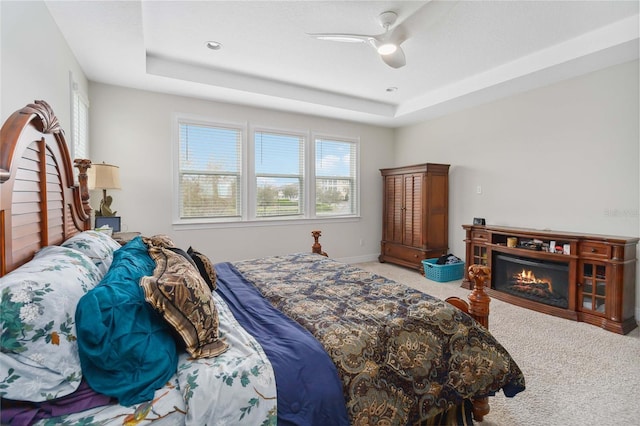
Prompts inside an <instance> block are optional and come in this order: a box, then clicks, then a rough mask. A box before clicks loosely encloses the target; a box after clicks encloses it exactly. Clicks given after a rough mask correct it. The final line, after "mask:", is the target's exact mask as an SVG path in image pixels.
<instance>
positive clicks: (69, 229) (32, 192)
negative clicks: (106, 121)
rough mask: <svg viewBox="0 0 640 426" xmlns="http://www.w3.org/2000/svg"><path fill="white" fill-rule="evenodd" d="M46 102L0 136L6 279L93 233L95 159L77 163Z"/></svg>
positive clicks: (1, 264)
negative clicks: (39, 254)
mask: <svg viewBox="0 0 640 426" xmlns="http://www.w3.org/2000/svg"><path fill="white" fill-rule="evenodd" d="M75 167H77V168H78V169H79V175H78V180H79V184H78V185H76V184H75V183H74V178H73V164H72V162H71V157H70V154H69V148H68V146H67V143H66V141H65V138H64V132H63V130H62V128H61V127H60V123H59V122H58V118H57V117H56V115H55V114H54V112H53V110H52V109H51V107H50V106H49V104H48V103H47V102H45V101H35V103H33V104H29V105H27V106H26V107H24V108H22V109H20V110H18V111H16V112H14V113H13V114H12V115H11V116H10V117H9V118H8V119H7V120H6V121H5V123H4V124H3V126H2V130H1V132H0V231H1V232H0V276H2V275H5V274H6V273H8V272H10V271H12V270H13V269H15V268H17V267H18V266H20V265H22V264H24V263H26V262H28V261H29V260H30V259H31V258H32V257H33V255H34V253H35V252H36V251H37V250H39V249H40V248H42V247H44V246H47V245H54V244H60V243H61V242H63V241H64V240H66V239H67V238H69V237H71V236H73V235H74V234H76V233H78V232H81V231H84V230H87V229H90V227H91V221H90V214H91V207H90V206H89V191H88V188H87V174H86V172H87V169H88V168H89V167H91V162H90V161H89V160H76V161H75Z"/></svg>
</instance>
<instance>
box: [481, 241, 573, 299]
mask: <svg viewBox="0 0 640 426" xmlns="http://www.w3.org/2000/svg"><path fill="white" fill-rule="evenodd" d="M492 269H493V271H492V287H493V289H494V290H497V291H501V292H504V293H508V294H511V295H513V296H517V297H521V298H525V299H529V300H533V301H535V302H540V303H544V304H547V305H551V306H557V307H560V308H565V309H566V308H567V307H568V306H569V303H568V293H569V265H568V264H567V263H559V262H550V261H543V260H536V259H527V258H522V257H518V256H510V255H507V254H499V253H494V258H493V266H492Z"/></svg>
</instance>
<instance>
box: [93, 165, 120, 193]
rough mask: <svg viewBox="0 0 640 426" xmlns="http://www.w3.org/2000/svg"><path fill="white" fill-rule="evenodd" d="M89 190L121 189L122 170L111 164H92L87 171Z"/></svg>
mask: <svg viewBox="0 0 640 426" xmlns="http://www.w3.org/2000/svg"><path fill="white" fill-rule="evenodd" d="M87 180H88V185H89V189H120V168H119V167H118V166H113V165H111V164H105V163H102V164H92V165H91V167H90V168H89V169H88V170H87Z"/></svg>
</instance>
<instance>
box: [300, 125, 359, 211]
mask: <svg viewBox="0 0 640 426" xmlns="http://www.w3.org/2000/svg"><path fill="white" fill-rule="evenodd" d="M319 139H321V140H327V141H335V142H344V143H350V144H353V145H354V149H355V157H356V158H355V161H356V164H355V168H356V170H355V176H354V179H355V188H354V190H353V191H354V192H355V194H353V197H354V198H355V200H351V202H355V206H354V212H353V213H351V214H348V215H339V214H336V215H330V214H325V215H319V216H318V215H317V214H316V178H317V176H316V170H315V164H316V156H315V152H316V142H317V141H318V140H319ZM312 141H313V144H312V146H311V151H312V153H311V155H312V156H313V173H312V174H311V176H312V180H313V198H312V199H311V200H310V202H311V203H312V204H313V212H314V215H315V217H317V218H321V219H330V218H340V217H350V216H357V217H359V216H360V192H361V191H360V138H353V137H345V136H337V135H329V134H325V133H315V134H313V138H312Z"/></svg>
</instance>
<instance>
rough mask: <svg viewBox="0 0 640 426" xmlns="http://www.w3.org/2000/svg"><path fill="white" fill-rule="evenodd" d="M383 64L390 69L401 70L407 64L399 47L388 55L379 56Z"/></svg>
mask: <svg viewBox="0 0 640 426" xmlns="http://www.w3.org/2000/svg"><path fill="white" fill-rule="evenodd" d="M380 57H381V58H382V60H383V61H384V63H385V64H387V65H389V66H390V67H391V68H401V67H404V66H405V65H406V64H407V60H406V58H405V56H404V51H403V50H402V48H401V47H400V46H398V49H397V50H396V51H395V52H393V53H391V54H389V55H380Z"/></svg>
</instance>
